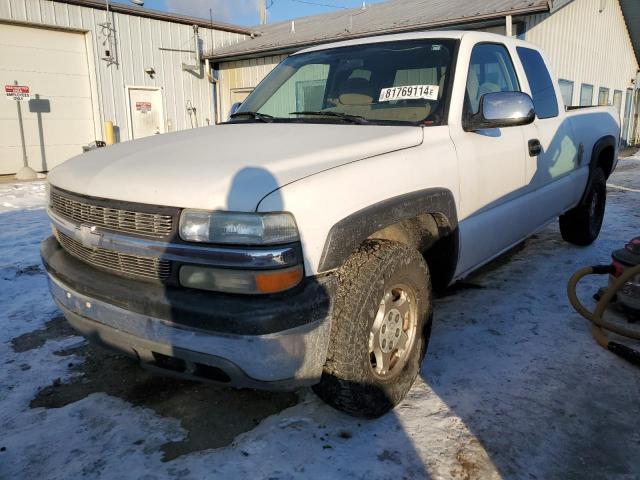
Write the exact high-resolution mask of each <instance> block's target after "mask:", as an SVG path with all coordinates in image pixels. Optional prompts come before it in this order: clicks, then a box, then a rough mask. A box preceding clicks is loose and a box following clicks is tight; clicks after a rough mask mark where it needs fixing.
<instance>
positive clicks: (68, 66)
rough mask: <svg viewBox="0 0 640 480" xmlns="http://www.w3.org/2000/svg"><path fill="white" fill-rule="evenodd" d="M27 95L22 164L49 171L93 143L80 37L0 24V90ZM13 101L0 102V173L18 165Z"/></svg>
mask: <svg viewBox="0 0 640 480" xmlns="http://www.w3.org/2000/svg"><path fill="white" fill-rule="evenodd" d="M14 82H18V84H19V85H25V86H28V87H29V90H30V101H26V100H25V101H23V102H22V103H21V110H22V119H23V125H24V137H25V144H26V153H27V161H28V163H29V166H31V167H32V168H33V169H35V170H37V171H48V170H51V169H52V168H53V167H55V166H56V165H59V164H60V163H62V162H64V161H65V160H68V159H69V158H71V157H73V156H75V155H78V154H80V153H82V146H83V145H87V144H88V143H90V142H92V141H94V140H95V134H94V119H93V111H92V100H91V84H90V81H89V68H88V63H87V51H86V46H85V34H83V33H76V32H66V31H59V30H51V29H44V28H37V27H27V26H22V25H8V24H3V23H0V88H1V89H2V92H3V95H4V86H5V85H9V84H13V83H14ZM22 164H23V160H22V144H21V140H20V129H19V125H18V113H17V108H16V101H15V100H6V99H4V98H0V174H10V173H15V172H17V171H18V170H19V169H20V168H21V167H22V166H23V165H22Z"/></svg>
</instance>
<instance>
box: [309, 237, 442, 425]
mask: <svg viewBox="0 0 640 480" xmlns="http://www.w3.org/2000/svg"><path fill="white" fill-rule="evenodd" d="M431 309H432V305H431V282H430V277H429V270H428V267H427V264H426V262H425V261H424V259H423V258H422V255H420V253H419V252H418V251H416V250H415V249H412V248H410V247H408V246H406V245H403V244H401V243H397V242H391V241H388V240H370V241H367V242H366V243H365V244H363V245H362V246H361V248H360V249H359V250H358V251H357V252H356V253H354V254H353V255H352V256H351V257H350V258H349V260H348V261H347V262H346V263H345V265H344V266H343V267H341V268H340V269H339V271H338V292H337V295H336V301H335V305H334V313H333V320H332V326H331V338H330V341H329V352H328V357H327V362H326V364H325V367H324V371H323V374H322V379H321V381H320V383H319V384H317V385H315V386H314V387H313V389H314V391H315V392H316V394H317V395H318V396H319V397H320V398H322V399H323V400H324V401H325V402H327V403H328V404H329V405H331V406H332V407H334V408H336V409H338V410H341V411H343V412H346V413H349V414H351V415H354V416H359V417H366V418H376V417H379V416H381V415H383V414H385V413H386V412H388V411H389V410H391V409H392V408H394V407H395V406H396V405H397V404H398V403H399V402H400V401H401V400H402V399H403V398H404V396H405V395H406V394H407V392H408V391H409V389H410V388H411V386H412V385H413V382H414V381H415V379H416V377H417V375H418V372H419V371H420V364H421V363H422V359H423V358H424V354H425V352H426V348H427V343H428V340H429V335H430V330H431Z"/></svg>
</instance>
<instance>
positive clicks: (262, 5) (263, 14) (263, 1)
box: [258, 0, 267, 25]
mask: <svg viewBox="0 0 640 480" xmlns="http://www.w3.org/2000/svg"><path fill="white" fill-rule="evenodd" d="M258 8H259V9H260V25H264V24H265V23H267V0H259V5H258Z"/></svg>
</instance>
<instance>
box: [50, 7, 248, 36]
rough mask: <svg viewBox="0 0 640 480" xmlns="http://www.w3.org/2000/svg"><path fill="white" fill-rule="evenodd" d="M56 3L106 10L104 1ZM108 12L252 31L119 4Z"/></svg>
mask: <svg viewBox="0 0 640 480" xmlns="http://www.w3.org/2000/svg"><path fill="white" fill-rule="evenodd" d="M53 1H54V2H58V3H68V4H71V5H79V6H81V7H87V8H94V9H97V10H106V8H107V7H106V3H105V1H104V0H53ZM109 10H111V11H112V12H116V13H122V14H125V15H132V16H135V17H144V18H151V19H154V20H161V21H165V22H171V23H180V24H184V25H197V26H199V27H203V28H210V29H212V30H221V31H224V32H231V33H239V34H242V35H247V36H251V35H252V33H253V31H252V30H251V29H249V28H244V27H240V26H237V25H231V24H229V23H224V22H217V21H213V22H211V21H209V20H205V19H203V18H197V17H189V16H185V15H176V14H173V13H167V12H161V11H159V10H151V9H148V8H136V7H133V6H129V5H123V4H121V3H113V2H110V3H109Z"/></svg>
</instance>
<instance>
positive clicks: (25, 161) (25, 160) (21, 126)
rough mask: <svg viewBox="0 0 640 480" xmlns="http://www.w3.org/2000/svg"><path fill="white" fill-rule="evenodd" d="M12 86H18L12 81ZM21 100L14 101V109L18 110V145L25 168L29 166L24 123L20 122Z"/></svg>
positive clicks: (15, 81)
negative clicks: (20, 146) (20, 148)
mask: <svg viewBox="0 0 640 480" xmlns="http://www.w3.org/2000/svg"><path fill="white" fill-rule="evenodd" d="M13 84H14V85H18V81H17V80H14V81H13ZM20 103H21V100H16V108H17V109H18V127H19V129H20V145H22V164H23V166H25V167H28V166H29V160H28V159H27V146H26V144H25V141H24V123H23V122H22V105H20Z"/></svg>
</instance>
